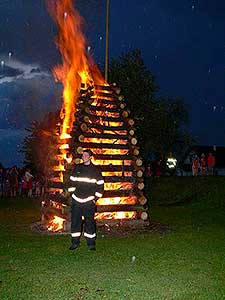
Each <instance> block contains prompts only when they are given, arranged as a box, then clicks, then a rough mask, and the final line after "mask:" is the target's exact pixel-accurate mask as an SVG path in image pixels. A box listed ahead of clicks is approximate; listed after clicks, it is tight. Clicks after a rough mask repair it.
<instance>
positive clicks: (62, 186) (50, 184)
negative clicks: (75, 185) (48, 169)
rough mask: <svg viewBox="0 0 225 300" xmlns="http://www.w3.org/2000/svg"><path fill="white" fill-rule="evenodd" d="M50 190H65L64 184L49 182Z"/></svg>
mask: <svg viewBox="0 0 225 300" xmlns="http://www.w3.org/2000/svg"><path fill="white" fill-rule="evenodd" d="M48 188H57V189H64V184H63V182H54V181H49V182H48Z"/></svg>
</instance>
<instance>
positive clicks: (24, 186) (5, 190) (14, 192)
mask: <svg viewBox="0 0 225 300" xmlns="http://www.w3.org/2000/svg"><path fill="white" fill-rule="evenodd" d="M45 190H46V180H45V178H44V176H41V178H35V177H34V176H33V175H32V174H31V171H30V169H29V168H25V169H19V168H17V166H13V167H11V168H7V169H4V168H3V167H0V197H16V196H24V197H39V196H43V195H44V193H45Z"/></svg>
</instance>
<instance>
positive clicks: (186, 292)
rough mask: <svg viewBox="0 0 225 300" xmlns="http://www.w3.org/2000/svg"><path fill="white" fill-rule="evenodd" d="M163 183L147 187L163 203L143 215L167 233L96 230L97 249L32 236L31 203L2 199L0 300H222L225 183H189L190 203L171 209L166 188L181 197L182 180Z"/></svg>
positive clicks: (34, 211) (34, 208) (35, 215)
mask: <svg viewBox="0 0 225 300" xmlns="http://www.w3.org/2000/svg"><path fill="white" fill-rule="evenodd" d="M159 180H161V179H159ZM168 180H169V181H168ZM168 180H166V179H165V180H164V179H162V180H161V182H159V181H158V182H157V184H155V185H153V186H152V195H154V197H155V198H156V197H157V199H161V200H162V199H163V200H162V201H161V200H158V203H157V201H152V203H154V205H151V207H150V214H151V218H152V220H154V221H159V222H161V223H163V224H169V226H170V228H171V230H170V232H169V233H164V234H160V233H144V234H143V233H142V234H136V235H131V236H128V237H103V236H101V233H100V234H99V237H98V240H97V251H96V252H90V251H88V250H87V247H86V245H85V241H84V240H82V244H81V247H80V248H79V249H78V250H76V251H69V250H68V247H69V246H70V237H69V236H66V235H41V234H38V233H35V232H32V231H31V230H30V224H31V223H33V222H35V221H38V220H39V219H40V213H39V207H38V205H35V204H34V202H33V200H32V201H31V202H30V200H28V199H20V198H16V199H1V200H0V223H1V227H0V299H1V300H6V299H10V300H14V299H15V300H17V299H18V300H20V299H21V300H22V299H24V300H25V299H26V300H27V299H28V300H34V299H38V300H41V299H45V300H53V299H54V300H60V299H63V300H75V299H80V300H83V299H84V300H85V299H113V300H115V299H135V300H136V299H154V300H159V299H160V300H190V299H191V300H197V299H198V300H200V299H201V300H217V299H221V300H222V299H223V300H224V299H225V217H224V208H225V201H224V195H225V185H224V178H217V179H216V178H213V179H207V180H209V181H210V188H209V189H207V191H206V190H205V189H204V190H202V189H201V188H199V186H201V184H200V185H199V182H198V183H197V180H198V181H199V180H200V179H196V182H195V184H196V186H195V187H194V190H192V193H191V192H190V191H189V195H188V199H189V200H190V197H192V198H193V199H192V201H188V202H187V203H186V202H184V203H183V204H182V201H180V203H176V204H174V205H171V203H172V201H171V193H172V192H171V193H170V192H169V189H171V190H173V191H174V190H176V188H177V190H179V194H180V198H182V197H181V194H182V190H181V188H180V186H181V183H180V182H179V179H174V181H171V178H170V179H168ZM182 180H183V178H182ZM188 180H189V179H188ZM182 184H183V183H182ZM188 184H190V183H188ZM192 184H194V182H192ZM204 184H206V183H205V182H204ZM160 185H161V189H160ZM171 185H173V189H172V188H171ZM154 186H155V190H154ZM206 186H208V185H207V184H206ZM190 188H193V187H190ZM193 191H194V192H193ZM186 192H187V191H184V194H185V195H184V196H183V198H182V199H186ZM166 194H167V197H166ZM174 194H175V193H174ZM151 197H153V196H151ZM151 197H150V198H151ZM175 198H176V197H175ZM175 198H174V202H177V198H176V199H175ZM166 199H167V200H168V202H166ZM162 203H163V204H164V205H159V204H162ZM168 203H169V204H170V205H168ZM133 256H135V257H136V259H135V261H132V257H133Z"/></svg>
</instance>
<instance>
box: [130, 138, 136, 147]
mask: <svg viewBox="0 0 225 300" xmlns="http://www.w3.org/2000/svg"><path fill="white" fill-rule="evenodd" d="M130 142H131V144H132V145H134V146H135V145H137V139H136V138H134V137H132V138H131V140H130Z"/></svg>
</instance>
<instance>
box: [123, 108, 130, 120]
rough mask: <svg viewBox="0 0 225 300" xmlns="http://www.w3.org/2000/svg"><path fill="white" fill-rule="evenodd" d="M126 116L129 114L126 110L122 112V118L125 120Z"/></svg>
mask: <svg viewBox="0 0 225 300" xmlns="http://www.w3.org/2000/svg"><path fill="white" fill-rule="evenodd" d="M128 116H129V112H128V111H127V110H124V111H123V112H122V117H123V118H125V119H126V118H127V117H128Z"/></svg>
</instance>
